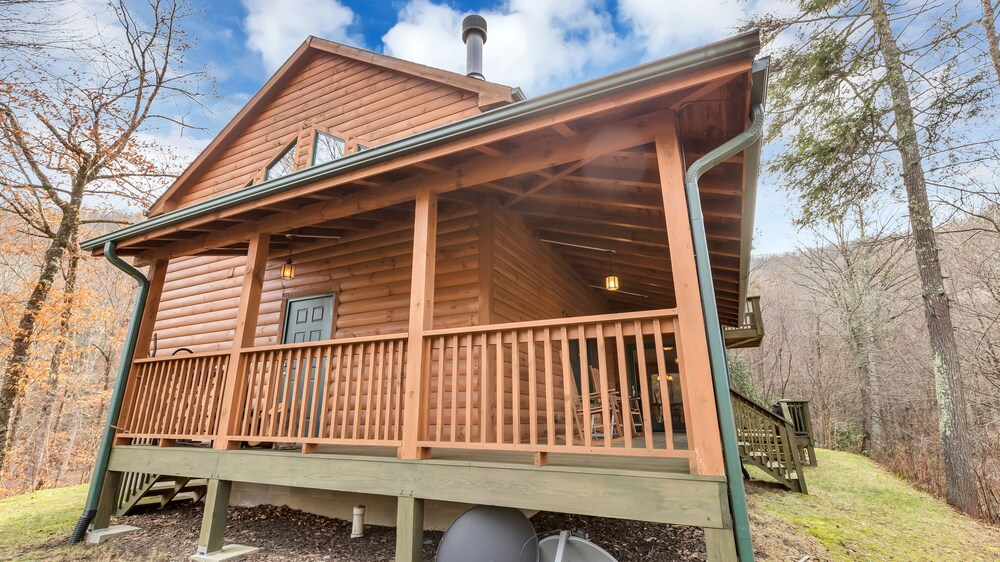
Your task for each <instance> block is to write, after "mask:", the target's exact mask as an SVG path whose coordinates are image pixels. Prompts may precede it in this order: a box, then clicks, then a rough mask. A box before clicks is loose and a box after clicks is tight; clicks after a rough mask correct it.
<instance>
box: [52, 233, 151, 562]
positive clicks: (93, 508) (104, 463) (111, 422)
mask: <svg viewBox="0 0 1000 562" xmlns="http://www.w3.org/2000/svg"><path fill="white" fill-rule="evenodd" d="M104 257H105V258H106V259H107V260H108V261H109V262H111V265H113V266H115V267H117V268H118V269H120V270H122V271H124V272H125V273H126V274H128V276H129V277H131V278H133V279H135V280H136V281H137V282H138V283H139V288H138V290H137V291H136V293H135V305H134V306H133V307H132V318H131V320H129V325H128V333H127V334H126V335H125V346H124V347H123V348H122V357H121V360H120V361H119V362H118V374H117V375H116V376H115V386H114V388H113V389H112V391H111V403H110V404H109V405H108V422H107V424H105V426H104V435H103V436H102V437H101V448H100V449H98V451H97V459H96V460H95V461H94V476H93V477H92V478H91V479H90V491H89V492H88V493H87V503H86V504H85V505H84V507H83V514H82V515H80V519H78V520H77V522H76V526H75V527H73V533H72V534H71V535H70V536H69V544H77V543H78V542H80V541H82V540H83V537H84V536H85V535H86V534H87V527H89V526H90V522H91V521H93V520H94V516H95V515H97V503H98V502H99V501H100V498H101V488H102V487H103V486H104V476H105V475H106V474H107V470H108V459H109V458H110V457H111V445H112V441H113V440H114V436H115V430H114V427H115V425H117V424H118V414H119V413H120V412H121V409H122V398H123V397H124V395H125V383H126V382H127V380H128V372H129V370H130V368H131V366H132V357H133V356H134V355H135V344H136V338H138V336H139V325H140V323H141V321H142V312H143V310H145V308H146V295H148V294H149V279H147V278H146V276H145V275H143V274H142V272H141V271H139V270H138V269H136V268H134V267H132V266H131V265H129V264H128V263H126V262H125V261H124V260H122V259H121V258H119V257H118V254H116V253H115V242H114V241H113V240H112V241H108V242H106V243H105V244H104Z"/></svg>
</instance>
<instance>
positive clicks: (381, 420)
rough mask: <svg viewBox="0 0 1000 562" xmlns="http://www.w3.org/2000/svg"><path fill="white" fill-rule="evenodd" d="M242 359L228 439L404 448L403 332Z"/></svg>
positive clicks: (275, 349)
mask: <svg viewBox="0 0 1000 562" xmlns="http://www.w3.org/2000/svg"><path fill="white" fill-rule="evenodd" d="M241 363H242V367H241V369H240V376H241V377H244V379H245V380H246V384H245V385H243V386H242V387H241V388H243V389H244V391H243V395H242V396H240V399H239V403H240V404H242V409H241V410H240V413H239V417H238V419H237V420H236V424H235V427H236V428H237V429H236V433H235V434H233V435H230V439H236V440H246V441H250V442H255V441H260V442H282V443H302V444H310V445H320V444H336V443H351V444H370V445H399V443H400V440H401V431H402V419H403V418H402V413H403V383H404V380H403V378H404V373H405V372H406V334H399V335H392V336H376V337H370V338H351V339H343V340H337V341H331V342H321V343H309V344H296V345H281V346H265V347H258V348H254V349H253V350H250V351H247V352H244V353H243V354H242V358H241Z"/></svg>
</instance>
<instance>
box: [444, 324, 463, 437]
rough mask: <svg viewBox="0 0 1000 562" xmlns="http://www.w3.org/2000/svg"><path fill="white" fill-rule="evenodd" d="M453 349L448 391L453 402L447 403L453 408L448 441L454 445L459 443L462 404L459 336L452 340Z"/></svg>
mask: <svg viewBox="0 0 1000 562" xmlns="http://www.w3.org/2000/svg"><path fill="white" fill-rule="evenodd" d="M452 341H453V342H454V343H453V346H454V347H453V349H454V351H453V352H452V355H451V377H450V378H451V384H449V385H448V389H449V390H450V392H451V400H449V401H448V402H447V404H449V405H450V406H451V407H450V409H449V413H450V414H451V415H450V416H449V418H450V421H449V423H450V424H451V425H450V426H449V431H448V441H451V442H452V443H454V442H455V441H458V406H459V404H460V402H459V398H458V365H459V363H460V362H461V356H462V344H461V343H460V342H459V339H458V336H455V337H454V338H452Z"/></svg>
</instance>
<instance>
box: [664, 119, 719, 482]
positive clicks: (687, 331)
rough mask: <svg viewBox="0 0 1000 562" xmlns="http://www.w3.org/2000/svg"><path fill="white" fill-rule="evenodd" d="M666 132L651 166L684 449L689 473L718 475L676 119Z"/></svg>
mask: <svg viewBox="0 0 1000 562" xmlns="http://www.w3.org/2000/svg"><path fill="white" fill-rule="evenodd" d="M667 121H668V123H667V125H668V126H667V128H666V132H664V133H662V134H659V135H657V136H656V161H657V165H658V167H659V172H660V185H661V190H662V193H663V213H664V215H665V217H666V222H667V242H668V244H669V246H670V268H671V273H672V275H673V281H674V295H675V298H676V300H677V327H678V329H677V333H676V334H675V337H676V339H677V341H676V344H677V358H678V364H679V366H680V371H681V384H682V385H683V386H682V392H683V397H684V401H685V404H686V405H687V407H686V408H685V413H687V414H688V415H689V416H690V418H691V419H689V420H688V425H687V432H688V444H689V447H690V448H691V450H692V451H693V452H694V457H693V458H692V459H691V472H692V473H694V474H703V475H709V476H724V475H725V474H726V469H725V465H724V463H723V459H722V437H721V435H720V434H719V421H718V416H717V413H716V404H715V389H714V387H713V385H712V369H711V364H710V362H709V355H708V336H707V335H706V333H705V316H704V313H703V311H702V309H701V292H700V291H699V289H698V271H697V269H696V266H695V258H694V244H693V242H692V239H691V223H690V220H689V218H688V211H687V208H688V207H687V198H686V196H685V193H684V159H683V155H682V154H681V146H680V139H679V138H678V131H677V116H676V114H670V115H669V116H668V117H667Z"/></svg>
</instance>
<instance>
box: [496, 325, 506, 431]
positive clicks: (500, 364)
mask: <svg viewBox="0 0 1000 562" xmlns="http://www.w3.org/2000/svg"><path fill="white" fill-rule="evenodd" d="M496 338H497V340H496V344H497V345H496V347H497V369H496V385H495V387H496V397H497V399H496V403H495V404H494V408H493V412H494V414H493V415H494V416H496V425H497V428H496V442H497V444H500V443H503V442H504V435H503V429H504V392H505V390H504V384H503V380H504V358H503V332H500V331H497V333H496Z"/></svg>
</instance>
